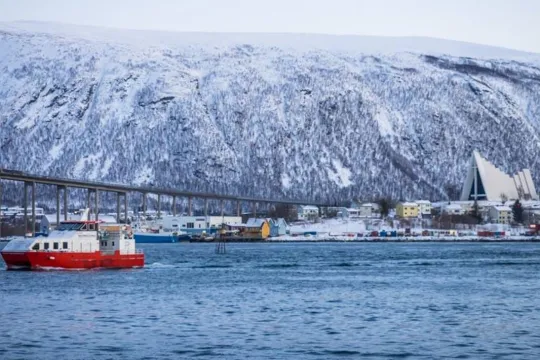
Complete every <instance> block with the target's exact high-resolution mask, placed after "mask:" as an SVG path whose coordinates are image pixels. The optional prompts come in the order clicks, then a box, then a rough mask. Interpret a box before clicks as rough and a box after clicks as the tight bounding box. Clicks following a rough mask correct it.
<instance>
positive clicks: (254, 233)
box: [243, 218, 270, 239]
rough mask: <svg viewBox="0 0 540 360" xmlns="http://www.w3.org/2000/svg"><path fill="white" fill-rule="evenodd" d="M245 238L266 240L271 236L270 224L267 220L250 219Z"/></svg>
mask: <svg viewBox="0 0 540 360" xmlns="http://www.w3.org/2000/svg"><path fill="white" fill-rule="evenodd" d="M243 236H244V237H245V238H249V239H266V238H268V237H269V236H270V224H269V223H268V221H267V220H266V219H255V218H250V219H248V221H247V223H246V228H245V231H244V234H243Z"/></svg>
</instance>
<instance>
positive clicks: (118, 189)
mask: <svg viewBox="0 0 540 360" xmlns="http://www.w3.org/2000/svg"><path fill="white" fill-rule="evenodd" d="M1 180H11V181H18V182H23V183H24V199H23V208H24V223H25V224H27V223H28V210H27V209H28V190H30V197H31V208H32V212H31V216H32V217H31V219H32V233H33V234H35V222H36V209H35V201H36V184H45V185H51V186H56V223H57V224H58V223H59V222H60V195H61V194H62V198H63V217H64V220H67V219H68V189H69V188H79V189H86V190H87V198H86V203H87V207H88V208H92V203H91V197H92V195H93V197H94V204H93V210H94V214H95V219H96V221H97V220H98V217H99V193H100V192H108V193H116V195H117V196H116V216H117V217H116V219H117V221H118V219H120V213H121V208H122V206H121V203H122V202H123V210H124V219H127V218H128V193H140V194H142V202H143V204H142V206H143V211H144V212H146V203H147V195H148V194H154V195H157V213H158V217H159V216H160V215H161V197H162V196H168V197H171V198H172V210H173V215H176V199H177V198H187V199H188V208H187V213H188V215H189V216H191V215H192V213H193V212H192V205H193V199H204V214H205V216H207V215H208V200H220V201H221V215H222V216H223V215H224V204H223V202H224V201H231V202H236V213H237V215H238V216H240V209H241V206H240V204H241V203H245V202H247V203H251V204H253V213H254V216H257V207H258V204H265V203H266V204H283V205H314V206H318V207H319V212H320V211H321V210H320V209H321V208H323V207H329V206H331V205H329V204H325V203H318V202H313V201H301V200H286V199H265V198H257V197H247V196H235V195H226V194H213V193H206V192H192V191H180V190H175V189H164V188H157V187H153V186H152V187H148V186H131V185H123V184H115V183H104V182H97V181H86V180H74V179H66V178H59V177H50V176H42V175H35V174H29V173H25V172H22V171H18V170H10V169H1V168H0V206H1V205H2V183H1ZM122 200H123V201H122ZM25 226H26V225H25Z"/></svg>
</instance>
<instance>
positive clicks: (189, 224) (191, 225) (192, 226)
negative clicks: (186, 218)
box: [187, 223, 195, 229]
mask: <svg viewBox="0 0 540 360" xmlns="http://www.w3.org/2000/svg"><path fill="white" fill-rule="evenodd" d="M194 225H195V224H194V223H187V227H188V229H193V228H194V227H195V226H194Z"/></svg>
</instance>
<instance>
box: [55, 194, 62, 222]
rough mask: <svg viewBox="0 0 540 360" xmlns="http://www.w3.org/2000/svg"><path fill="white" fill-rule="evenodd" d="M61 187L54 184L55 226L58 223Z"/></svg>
mask: <svg viewBox="0 0 540 360" xmlns="http://www.w3.org/2000/svg"><path fill="white" fill-rule="evenodd" d="M61 190H62V187H61V186H60V185H57V186H56V227H58V224H60V191H61Z"/></svg>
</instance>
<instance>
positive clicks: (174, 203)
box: [172, 195, 176, 216]
mask: <svg viewBox="0 0 540 360" xmlns="http://www.w3.org/2000/svg"><path fill="white" fill-rule="evenodd" d="M172 214H173V216H176V196H175V195H173V197H172Z"/></svg>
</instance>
